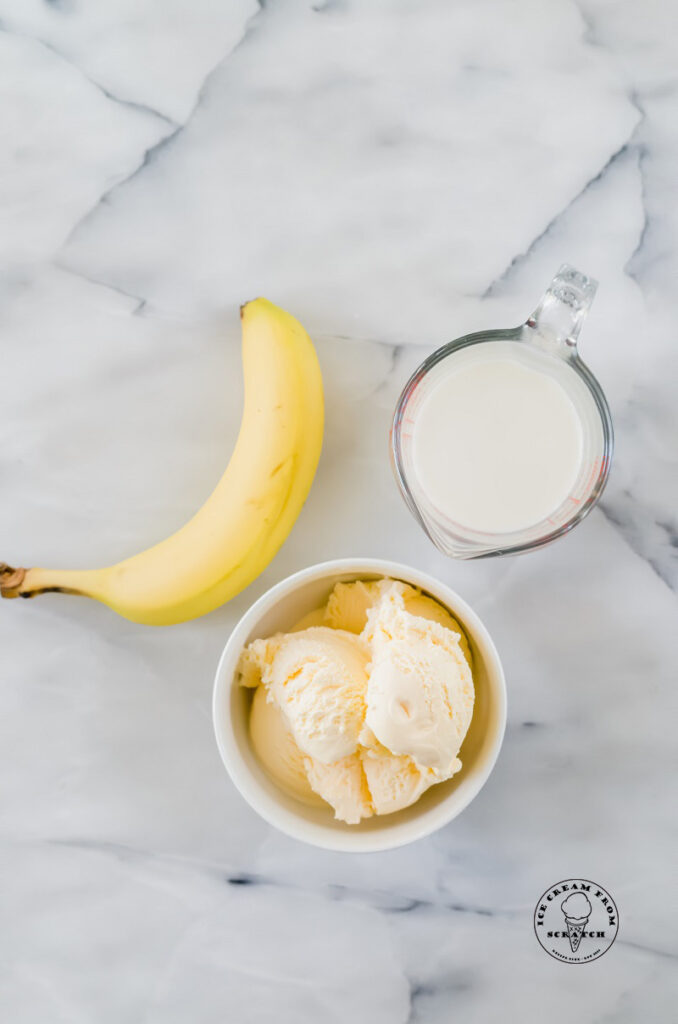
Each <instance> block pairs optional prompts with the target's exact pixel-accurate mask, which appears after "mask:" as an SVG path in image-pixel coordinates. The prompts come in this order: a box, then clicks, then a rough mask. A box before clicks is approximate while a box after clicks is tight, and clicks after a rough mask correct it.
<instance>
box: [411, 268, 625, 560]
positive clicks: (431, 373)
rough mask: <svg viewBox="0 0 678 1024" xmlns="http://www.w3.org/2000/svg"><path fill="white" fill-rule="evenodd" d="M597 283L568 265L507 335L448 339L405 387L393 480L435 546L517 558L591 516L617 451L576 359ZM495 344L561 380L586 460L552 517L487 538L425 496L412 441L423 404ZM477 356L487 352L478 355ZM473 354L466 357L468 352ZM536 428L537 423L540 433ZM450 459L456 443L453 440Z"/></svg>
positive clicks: (589, 379) (604, 408)
mask: <svg viewBox="0 0 678 1024" xmlns="http://www.w3.org/2000/svg"><path fill="white" fill-rule="evenodd" d="M596 289H597V283H596V281H594V280H593V279H592V278H589V277H586V276H585V275H584V274H581V273H579V271H577V270H575V269H574V268H573V267H570V266H568V265H567V264H564V265H563V266H562V267H561V268H560V270H559V271H558V273H557V274H556V276H555V277H554V278H553V280H552V281H551V284H550V285H549V287H548V288H547V290H546V292H545V294H544V296H543V297H542V299H541V301H540V302H539V305H538V306H537V308H536V309H535V311H534V313H532V315H531V316H530V317H528V319H527V320H526V322H525V323H524V324H521V325H520V326H519V327H515V328H511V329H509V330H498V331H481V332H479V333H477V334H467V335H465V336H464V337H461V338H458V339H456V340H455V341H451V342H450V343H449V344H447V345H444V346H443V347H442V348H440V349H438V350H437V351H436V352H434V353H433V354H432V355H431V356H429V357H428V359H426V360H425V361H424V362H423V363H422V364H421V366H420V367H419V368H418V369H417V370H416V371H415V373H414V374H413V375H412V377H411V378H410V380H409V381H408V383H407V384H406V386H405V388H404V390H403V392H402V394H401V396H400V399H399V401H398V404H397V406H396V410H395V415H394V418H393V425H392V428H391V460H392V464H393V470H394V473H395V477H396V480H397V482H398V485H399V487H400V490H401V492H402V495H403V497H404V499H405V502H406V503H407V505H408V507H409V509H410V511H411V512H412V514H413V515H414V517H415V519H417V521H418V522H419V523H420V525H421V526H422V527H423V528H424V530H425V531H426V533H427V534H428V535H429V537H430V538H431V540H432V541H433V543H434V544H435V545H436V546H437V547H438V548H439V549H440V550H441V551H443V552H444V553H445V554H447V555H450V556H452V557H454V558H487V557H489V556H491V555H508V554H518V553H520V552H523V551H530V550H532V549H533V548H538V547H541V546H543V545H544V544H549V543H550V542H551V541H552V540H555V539H556V538H557V537H561V536H562V535H563V534H565V533H567V532H569V531H570V530H571V529H572V528H573V527H574V526H576V525H577V523H579V522H581V520H582V519H583V518H584V517H585V516H586V515H587V514H588V513H589V512H590V511H591V509H592V508H593V506H594V505H595V504H596V502H597V501H598V499H599V498H600V496H601V494H602V493H603V489H604V487H605V484H606V482H607V478H608V475H609V472H610V465H611V461H612V453H613V449H614V434H613V429H612V417H611V415H610V409H609V406H608V404H607V400H606V398H605V395H604V394H603V391H602V389H601V387H600V385H599V384H598V381H597V380H596V378H595V377H594V376H593V374H592V373H591V371H590V370H589V368H588V367H587V366H586V364H585V363H584V362H583V361H582V360H581V358H580V357H579V353H578V351H577V339H578V337H579V332H580V330H581V326H582V323H583V321H584V318H585V317H586V314H587V313H588V311H589V309H590V306H591V303H592V301H593V298H594V295H595V293H596ZM478 345H492V346H495V345H496V346H500V347H501V348H497V349H494V348H493V350H492V351H493V354H497V355H499V354H502V355H506V356H507V358H509V359H511V360H513V361H517V362H519V363H522V364H523V365H524V366H525V367H528V368H530V369H533V370H537V371H539V372H540V373H543V374H546V375H547V376H549V377H551V378H552V379H553V380H555V381H557V382H558V383H559V384H560V385H561V387H562V388H563V389H564V390H565V392H566V394H567V396H568V397H569V399H570V400H571V402H572V404H573V406H574V408H575V410H576V413H577V417H578V419H579V422H580V426H581V432H582V456H581V461H580V464H579V469H578V472H577V476H576V479H575V480H574V483H573V484H572V486H571V487H570V490H569V493H568V495H567V497H566V498H565V499H564V500H563V501H562V502H561V503H560V505H559V506H558V507H557V508H556V509H554V510H553V511H551V512H550V514H549V515H548V516H547V517H545V518H543V519H541V520H540V521H539V522H536V523H534V524H533V525H530V526H528V527H526V528H524V529H519V530H511V531H508V532H503V533H500V532H496V533H495V532H492V533H490V532H487V531H484V530H478V529H472V528H471V527H469V526H467V525H464V524H462V523H459V522H455V521H453V520H452V519H451V518H450V517H449V516H448V515H446V513H445V512H444V511H443V510H442V509H441V508H440V507H438V506H436V504H435V503H434V502H433V501H432V500H431V499H430V498H429V497H428V496H427V494H426V491H425V489H424V487H423V485H422V482H421V479H420V478H419V476H418V473H417V468H416V463H415V459H414V443H413V437H414V434H415V431H416V428H417V415H418V413H419V412H420V410H421V408H422V405H423V403H424V401H425V400H426V398H427V397H428V396H429V395H430V394H431V392H432V390H433V389H434V388H435V387H436V385H437V384H438V383H440V381H441V380H442V378H443V377H444V376H445V375H447V374H448V373H449V370H450V367H451V365H452V360H455V357H456V356H458V355H459V353H461V351H462V350H465V349H468V348H469V346H478ZM476 353H478V354H482V353H481V350H476ZM467 354H468V353H467ZM538 430H539V424H538V423H536V424H535V431H538ZM449 441H450V449H451V453H450V459H451V460H453V458H454V455H453V447H454V444H458V443H463V439H461V440H460V439H459V438H450V439H449Z"/></svg>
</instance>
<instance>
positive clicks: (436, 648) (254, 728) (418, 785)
mask: <svg viewBox="0 0 678 1024" xmlns="http://www.w3.org/2000/svg"><path fill="white" fill-rule="evenodd" d="M240 677H241V683H242V685H244V686H250V687H257V691H256V693H255V697H254V702H253V706H252V713H251V718H250V735H251V738H252V743H253V746H254V749H255V751H256V752H257V754H258V756H259V758H260V760H261V761H262V763H263V765H264V767H265V768H266V769H267V771H268V772H269V774H271V776H272V777H273V778H274V779H276V781H278V782H279V784H280V785H281V787H282V788H283V789H285V790H286V792H288V793H292V794H293V795H296V796H298V798H299V799H305V800H307V801H308V800H309V799H311V798H314V797H315V794H317V796H318V797H322V799H323V800H325V801H326V802H327V803H329V804H330V805H331V806H332V807H333V809H334V812H335V816H336V817H337V818H339V819H340V820H342V821H345V822H348V823H349V824H356V823H357V822H359V821H360V820H361V819H363V818H367V817H370V815H372V814H390V813H393V812H395V811H399V810H402V809H403V808H405V807H408V806H410V805H411V804H413V803H414V802H415V801H416V800H418V799H419V797H420V796H421V795H422V793H424V792H425V790H426V789H428V788H429V787H430V786H432V785H434V784H435V783H438V782H443V781H445V780H446V779H449V778H451V776H452V775H454V774H455V773H456V772H458V771H459V770H460V768H461V761H460V759H459V757H458V754H459V750H460V747H461V744H462V742H463V740H464V737H465V736H466V732H467V730H468V727H469V725H470V722H471V717H472V714H473V701H474V689H473V679H472V672H471V652H470V649H469V646H468V641H467V639H466V637H465V635H464V633H463V630H462V628H461V626H460V625H459V623H458V622H457V621H456V620H455V619H454V618H453V617H452V616H451V615H450V613H449V612H448V611H447V610H446V609H444V608H443V607H442V606H441V605H439V604H438V603H437V602H436V601H434V600H433V599H432V598H430V597H427V596H426V595H425V594H422V593H421V592H420V591H418V590H417V589H416V588H414V587H411V586H409V585H408V584H405V583H401V582H399V581H397V580H389V579H385V580H377V581H362V580H359V581H356V582H355V583H339V584H337V585H336V587H335V588H334V590H333V591H332V593H331V594H330V597H329V599H328V601H327V604H326V606H325V607H324V608H321V609H318V610H316V611H314V612H312V613H311V614H310V615H307V616H305V618H304V619H303V620H302V622H301V623H299V624H298V626H297V628H296V630H292V631H291V632H290V633H285V634H282V633H281V634H277V635H276V636H273V637H270V638H268V639H261V640H255V641H253V642H252V643H251V644H250V645H249V646H248V647H247V648H246V649H245V651H244V652H243V655H242V657H241V661H240ZM274 712H275V714H276V715H277V716H278V717H276V718H274ZM273 748H275V750H274V749H273ZM316 799H317V797H316Z"/></svg>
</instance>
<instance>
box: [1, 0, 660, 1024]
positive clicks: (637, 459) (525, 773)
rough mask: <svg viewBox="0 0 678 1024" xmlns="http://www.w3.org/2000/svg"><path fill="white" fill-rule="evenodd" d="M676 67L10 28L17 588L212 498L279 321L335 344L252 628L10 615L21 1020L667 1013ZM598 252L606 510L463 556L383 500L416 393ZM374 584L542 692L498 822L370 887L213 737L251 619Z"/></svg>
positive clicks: (389, 872)
mask: <svg viewBox="0 0 678 1024" xmlns="http://www.w3.org/2000/svg"><path fill="white" fill-rule="evenodd" d="M677 40H678V15H677V13H676V6H675V4H671V3H667V2H665V0H648V2H647V3H645V4H643V5H642V7H641V6H639V5H638V4H635V3H633V2H632V0H579V2H577V3H575V2H572V0H550V2H549V3H538V2H537V0H532V2H530V0H496V2H484V0H483V2H479V3H473V2H471V0H460V2H457V3H454V4H449V3H447V4H446V3H445V2H443V0H430V2H429V0H426V2H422V3H411V4H407V3H400V4H395V3H388V2H387V0H367V2H363V3H359V2H358V0H326V2H324V0H319V2H315V0H266V2H264V0H259V3H258V4H257V3H254V2H253V0H230V2H229V3H224V2H223V0H221V2H220V0H192V2H191V3H189V2H187V0H183V2H182V0H170V2H168V0H165V2H162V0H134V2H133V0H101V2H100V3H97V4H87V3H84V2H83V0H51V2H46V0H44V2H43V0H0V94H1V96H2V100H1V102H0V152H1V154H2V155H1V157H0V211H1V212H0V223H1V224H2V231H1V232H0V296H1V303H0V331H1V339H2V352H3V360H2V416H1V417H0V479H1V481H2V502H1V503H0V537H1V538H2V546H1V550H0V556H1V557H2V558H5V559H6V560H8V561H18V562H20V563H22V564H29V565H30V564H49V565H63V566H74V567H75V566H87V565H92V566H94V565H97V564H104V563H107V562H110V561H114V560H117V559H118V558H121V557H124V556H126V555H127V554H130V553H132V552H134V551H135V550H137V549H140V548H143V547H145V546H147V545H148V544H150V543H152V542H154V541H155V540H158V539H160V538H161V537H163V536H165V535H166V534H167V533H169V532H171V531H172V530H173V529H174V528H175V527H177V526H178V525H180V524H181V523H182V522H183V521H184V520H185V519H186V518H187V517H188V516H189V515H190V514H191V513H192V512H193V510H194V509H195V508H197V506H198V505H199V504H200V503H201V501H202V500H203V498H204V497H205V496H206V495H207V494H208V493H209V491H210V489H211V487H212V485H213V484H214V482H216V480H217V479H218V477H219V476H220V474H221V471H222V469H223V466H224V465H225V463H226V460H227V458H228V454H229V452H230V448H231V445H232V442H233V439H234V436H235V431H236V428H237V424H238V421H239V415H240V402H241V396H240V352H239V346H240V340H239V323H238V316H237V308H238V305H239V303H240V302H241V301H243V300H244V299H247V298H250V297H252V296H253V295H255V294H264V295H266V296H268V297H269V298H271V299H272V300H274V301H276V302H278V303H279V304H281V305H284V306H286V307H287V308H289V309H291V310H292V311H293V312H294V313H295V314H296V315H297V316H298V317H299V318H300V319H301V321H302V322H303V323H304V324H305V325H306V326H307V328H308V329H309V331H310V333H311V334H312V336H313V337H314V339H315V340H316V341H317V345H318V350H319V355H320V358H321V361H322V365H323V369H324V373H325V381H326V389H327V404H328V418H327V433H326V444H325V449H324V454H323V458H322V461H321V465H320V469H319V474H318V478H317V481H316V484H315V486H314V488H313V491H312V493H311V497H310V499H309V501H308V504H307V506H306V508H305V509H304V512H303V513H302V516H301V518H300V520H299V522H298V524H297V526H296V527H295V529H294V531H293V533H292V535H291V536H290V539H289V540H288V542H287V543H286V545H285V546H284V548H283V550H282V551H281V553H280V554H279V555H278V557H277V558H276V559H275V560H274V562H273V563H272V564H271V566H270V567H269V568H268V570H267V571H266V573H265V574H264V575H263V576H262V577H261V578H260V579H258V580H257V581H256V582H255V583H254V584H253V585H252V586H251V587H250V588H249V589H248V590H247V591H246V592H245V593H243V594H241V595H240V596H239V597H238V598H236V599H235V600H234V601H232V602H231V604H229V605H227V606H226V607H224V608H223V609H221V610H220V611H218V612H215V613H214V614H212V615H210V616H208V617H207V618H205V619H203V620H200V621H197V622H194V623H190V624H186V625H183V626H178V627H172V628H166V629H153V628H147V627H146V628H145V627H142V626H135V625H133V624H131V623H129V622H126V621H124V620H122V619H119V618H117V617H116V616H115V615H114V614H113V613H112V612H110V611H109V610H108V609H106V608H104V607H102V606H99V605H96V604H95V603H94V602H88V601H84V600H82V599H78V598H66V597H61V598H56V597H46V598H44V599H41V600H39V601H35V602H30V603H24V602H19V601H15V602H3V605H2V607H0V650H1V654H2V657H1V664H2V684H1V685H0V730H1V733H0V766H1V767H0V778H1V779H2V782H1V783H0V793H1V796H0V878H1V880H2V881H1V882H0V1005H2V1018H3V1020H6V1021H8V1022H12V1024H47V1022H49V1024H66V1022H68V1024H71V1022H73V1024H81V1022H82V1024H89V1022H96V1024H132V1022H134V1024H137V1022H139V1024H141V1022H143V1024H160V1022H162V1024H174V1022H177V1024H178V1022H186V1021H190V1022H191V1024H212V1022H214V1024H217V1022H219V1024H221V1022H223V1021H229V1022H230V1021H233V1022H237V1024H250V1022H252V1024H254V1022H260V1021H272V1020H280V1021H289V1022H290V1024H292V1022H294V1024H307V1022H308V1024H316V1022H318V1021H336V1022H344V1021H346V1022H349V1021H350V1022H360V1024H362V1022H368V1021H369V1022H370V1024H404V1022H406V1021H410V1022H427V1024H429V1022H430V1024H437V1022H440V1024H447V1022H448V1021H451V1020H454V1019H456V1017H457V1015H460V1016H463V1018H464V1021H465V1022H468V1024H473V1022H479V1024H480V1022H482V1024H487V1022H494V1021H504V1020H506V1019H510V1018H511V1017H515V1018H516V1019H517V1018H518V1017H519V1016H520V1018H521V1019H522V1020H524V1021H528V1022H531V1021H535V1022H536V1021H540V1020H542V1019H543V1018H544V1017H547V1019H549V1020H550V1021H551V1022H552V1024H561V1022H563V1024H564V1022H568V1024H569V1022H570V1021H571V1020H573V1019H574V1020H576V1021H577V1022H579V1024H588V1022H603V1021H604V1022H610V1021H615V1022H630V1024H635V1022H638V1021H640V1020H648V1021H649V1020H651V1021H653V1022H664V1021H669V1020H673V1019H675V1005H676V997H677V996H678V989H677V983H676V962H675V958H676V956H677V955H678V947H677V946H676V925H675V921H676V917H675V897H676V883H675V866H676V852H677V851H676V826H675V800H674V799H672V796H673V795H674V794H675V779H676V746H675V738H674V737H675V721H676V704H675V694H676V678H677V671H678V653H677V651H676V643H675V638H676V627H677V625H678V620H677V616H676V612H677V605H676V586H677V585H678V520H677V518H676V509H677V508H678V443H677V442H678V417H677V416H676V411H675V410H676V399H675V381H676V379H677V378H678V355H677V351H678V350H677V349H676V344H675V332H676V318H677V316H678V299H677V298H676V289H675V280H676V275H677V274H678V242H677V238H678V235H677V231H676V229H677V227H678V184H677V181H678V179H676V173H675V169H676V160H677V158H678V135H677V134H676V123H677V120H678V90H677V86H678V80H677V78H676V61H677V58H678V44H677ZM563 261H568V262H570V263H573V264H574V265H575V266H577V267H578V268H579V269H581V270H583V271H584V272H586V273H589V274H591V275H593V276H595V277H596V278H598V279H599V281H600V291H599V294H598V297H597V299H596V302H595V305H594V307H593V310H592V313H591V315H590V317H589V319H588V321H587V323H586V326H585V329H584V332H583V338H582V352H583V355H584V357H585V358H586V360H587V361H588V362H589V364H590V366H591V367H592V369H593V370H594V372H595V373H596V374H597V375H598V377H599V379H600V380H601V382H602V384H603V386H604V387H605V389H606V391H607V394H608V396H609V400H610V404H611V406H612V410H613V414H614V418H615V423H616V429H617V454H616V460H615V464H614V468H613V473H612V477H611V480H610V484H609V487H608V490H607V492H606V495H605V497H604V500H603V503H602V506H601V507H600V508H599V509H598V510H596V511H595V512H594V513H593V514H592V515H591V516H590V517H589V519H588V520H587V521H586V522H585V523H584V524H582V525H581V526H580V527H579V528H578V529H577V530H575V531H574V533H573V534H572V535H571V536H570V537H568V538H566V539H564V540H562V541H560V542H559V543H558V544H556V545H554V546H552V547H551V548H549V549H546V550H544V551H542V552H539V553H536V554H532V555H530V556H527V557H523V558H519V559H511V560H490V561H487V562H478V563H455V562H451V561H448V560H446V559H444V558H443V557H442V556H441V555H439V554H438V553H437V552H436V550H435V549H434V548H433V547H432V546H431V544H430V543H429V542H428V541H427V540H426V538H425V537H424V536H423V535H422V534H421V533H420V531H419V530H418V529H417V527H416V525H415V523H414V521H413V520H411V518H410V517H409V515H408V513H407V511H406V509H405V507H404V505H403V503H402V502H401V499H400V497H399V495H398V492H397V489H396V486H395V484H394V482H393V479H392V477H391V471H390V468H389V465H388V461H387V454H386V451H387V432H388V427H389V421H390V417H391V413H392V410H393V406H394V403H395V400H396V397H397V394H398V392H399V390H400V388H401V387H402V385H403V383H404V382H405V380H406V379H407V377H408V375H409V373H410V372H411V370H412V369H413V368H414V367H415V366H416V364H417V363H418V362H419V361H420V360H421V359H422V357H423V356H424V355H425V354H426V353H428V352H429V351H431V350H432V348H433V347H436V346H438V345H439V344H441V343H442V342H444V341H447V340H449V339H450V338H452V337H455V336H457V335H460V334H463V333H465V332H466V331H469V330H478V329H481V328H484V327H497V326H499V327H501V326H509V325H512V324H514V323H516V322H518V321H519V320H520V319H522V318H524V316H525V315H526V314H527V313H528V312H529V311H530V309H531V308H532V307H533V305H534V303H535V302H536V300H537V299H538V297H539V295H540V294H541V292H542V291H543V289H544V287H545V286H546V284H547V283H548V280H549V279H550V277H551V275H552V273H553V272H554V271H555V270H556V269H557V267H558V265H559V264H560V263H561V262H563ZM355 554H361V555H374V556H383V557H391V558H397V559H400V560H402V561H406V562H409V563H411V564H413V565H416V566H419V567H421V568H423V569H425V570H427V571H429V572H432V573H434V574H436V575H438V576H440V577H441V578H443V579H445V580H446V581H448V582H449V583H450V584H451V585H452V586H454V587H455V588H456V589H458V590H459V591H460V593H461V594H462V595H463V596H465V597H466V598H467V599H468V600H469V601H470V602H471V603H472V604H473V605H475V607H476V608H477V609H478V611H479V613H480V614H481V616H482V617H483V618H484V619H485V621H486V622H487V624H488V626H489V628H490V629H491V631H492V632H493V635H494V637H495V639H496V642H497V645H498V647H499V649H500V652H501V654H502V657H503V660H504V663H505V667H506V673H507V678H508V686H509V725H508V730H507V734H506V739H505V743H504V748H503V751H502V754H501V756H500V759H499V762H498V765H497V768H496V770H495V772H494V774H493V776H492V778H491V779H490V781H489V783H488V785H487V786H486V788H485V789H484V790H483V792H482V793H481V794H480V796H479V797H478V798H477V800H476V801H475V802H474V803H473V805H472V806H471V807H470V808H469V809H468V810H467V811H466V812H465V813H464V814H463V815H462V816H461V817H460V818H459V819H458V820H457V821H455V822H454V823H452V824H451V825H450V826H448V827H447V828H446V829H444V830H443V831H441V832H440V833H438V834H437V835H435V836H433V837H432V838H430V839H428V840H424V841H421V842H418V843H416V844H415V845H413V846H411V847H409V848H405V849H401V850H397V851H393V852H390V853H384V854H375V855H369V856H364V857H361V856H347V855H339V854H331V853H326V852H322V851H320V850H315V849H311V848H307V847H304V846H302V845H300V844H298V843H296V842H294V841H292V840H290V839H287V838H286V837H284V836H282V835H280V834H278V833H276V832H275V831H273V830H272V829H270V828H268V827H267V826H266V825H265V824H264V823H263V822H262V821H260V820H259V819H258V818H257V817H256V816H255V815H254V813H253V812H251V811H250V810H249V808H248V807H247V806H246V805H245V804H244V803H243V801H242V799H241V798H240V797H239V795H238V794H237V793H236V791H235V790H234V788H233V786H232V785H231V783H230V781H229V779H228V777H227V776H226V774H225V773H224V771H223V769H222V767H221V764H220V761H219V758H218V755H217V752H216V749H215V745H214V742H213V738H212V727H211V721H210V696H211V686H212V677H213V672H214V668H215V665H216V661H217V658H218V655H219V652H220V650H221V648H222V646H223V644H224V642H225V640H226V638H227V637H228V634H229V631H230V629H231V627H232V626H233V624H234V623H235V621H236V620H237V618H238V617H239V616H240V615H241V614H242V612H243V611H244V609H245V608H246V607H247V606H248V605H249V604H250V603H251V602H252V600H253V599H254V598H255V597H257V596H258V595H259V594H261V593H262V592H263V591H264V589H266V588H267V587H268V586H270V585H271V583H273V582H274V581H276V580H278V579H280V578H282V577H283V576H284V575H287V574H288V573H289V572H291V571H293V570H296V569H298V568H301V567H303V566H305V565H308V564H310V563H312V562H315V561H319V560H322V559H325V558H332V557H339V556H344V555H355ZM573 876H580V877H581V876H583V877H589V878H592V879H594V880H596V881H598V882H600V883H601V884H603V885H604V886H606V887H607V888H608V889H609V890H610V891H611V893H612V894H613V896H614V897H615V898H616V900H617V903H618V906H619V911H620V921H621V925H620V931H619V937H618V940H617V942H616V944H615V946H614V947H613V948H612V949H611V950H610V952H609V953H608V954H607V955H606V956H605V957H604V958H603V959H601V960H600V961H597V962H596V963H595V964H590V965H586V966H582V967H581V968H572V969H570V968H568V967H566V966H564V965H562V964H559V963H556V962H555V961H554V960H552V959H550V958H549V957H548V956H546V954H545V953H544V952H543V951H542V949H541V948H540V947H539V945H538V944H537V942H536V940H535V936H534V934H533V927H532V914H533V911H534V906H535V903H536V901H537V900H538V898H539V896H540V894H541V893H542V892H543V890H544V889H546V888H547V886H549V885H550V884H552V883H554V882H556V881H558V880H559V879H561V878H564V877H573ZM672 903H673V907H672ZM507 1014H508V1016H507Z"/></svg>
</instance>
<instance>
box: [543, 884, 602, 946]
mask: <svg viewBox="0 0 678 1024" xmlns="http://www.w3.org/2000/svg"><path fill="white" fill-rule="evenodd" d="M618 930H619V914H618V913H617V906H616V904H615V902H614V900H613V899H612V897H611V896H610V894H609V892H608V891H607V889H603V887H602V885H598V884H597V883H596V882H589V881H588V879H586V878H567V879H566V880H565V881H564V882H558V883H557V884H556V885H552V886H551V887H550V889H547V890H546V892H545V893H544V895H543V896H542V897H541V898H540V900H539V902H538V903H537V906H536V908H535V911H534V931H535V934H536V936H537V938H538V939H539V943H540V945H541V946H542V947H543V949H545V950H546V952H547V953H548V954H549V956H552V957H554V959H555V960H562V961H563V963H565V964H587V963H589V962H590V961H591V960H597V959H598V957H599V956H602V955H603V953H607V951H608V949H609V948H610V946H611V945H612V943H613V942H614V940H615V939H616V938H617V932H618Z"/></svg>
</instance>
